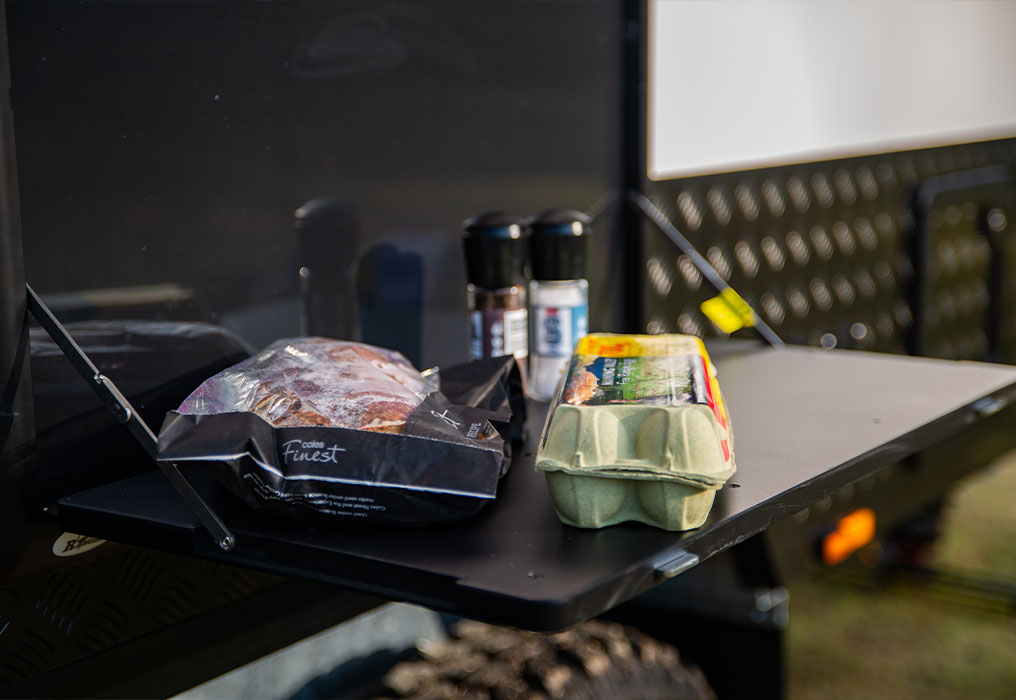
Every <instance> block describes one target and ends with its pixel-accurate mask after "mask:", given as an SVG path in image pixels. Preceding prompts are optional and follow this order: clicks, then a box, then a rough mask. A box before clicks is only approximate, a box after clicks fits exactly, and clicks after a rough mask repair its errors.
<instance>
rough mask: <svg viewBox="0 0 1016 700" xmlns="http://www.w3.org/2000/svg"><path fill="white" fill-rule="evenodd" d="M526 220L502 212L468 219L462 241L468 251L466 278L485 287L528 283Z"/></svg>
mask: <svg viewBox="0 0 1016 700" xmlns="http://www.w3.org/2000/svg"><path fill="white" fill-rule="evenodd" d="M525 223H526V222H525V220H524V219H522V218H520V217H518V216H514V215H512V214H506V213H505V212H501V211H494V212H487V213H486V214H478V215H477V216H474V217H472V218H470V219H466V220H465V221H464V222H463V224H462V226H463V228H464V229H465V230H466V232H465V236H464V238H463V240H462V244H463V248H464V249H465V252H466V279H468V280H469V283H470V284H475V285H477V286H479V287H483V288H485V289H499V288H501V287H513V286H516V285H520V284H525V281H526V273H525V267H526V255H527V253H528V252H529V251H528V249H527V246H526V225H525Z"/></svg>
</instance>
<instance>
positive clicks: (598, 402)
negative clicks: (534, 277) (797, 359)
mask: <svg viewBox="0 0 1016 700" xmlns="http://www.w3.org/2000/svg"><path fill="white" fill-rule="evenodd" d="M536 468H537V469H539V470H542V471H544V472H545V473H546V479H547V488H548V489H549V491H550V497H551V500H552V501H553V503H554V508H555V510H556V511H557V516H558V518H559V519H560V520H561V521H562V522H564V523H566V524H568V525H573V526H575V527H585V528H601V527H606V526H608V525H616V524H618V523H623V522H627V521H636V522H642V523H646V524H647V525H653V526H655V527H659V528H662V529H664V530H691V529H694V528H696V527H700V526H701V525H702V524H703V523H704V522H705V520H706V518H707V517H708V515H709V510H710V509H711V508H712V505H713V499H714V497H715V495H716V490H717V489H719V488H721V487H722V486H723V484H724V483H726V481H727V479H729V478H730V477H731V476H732V475H733V473H734V471H735V469H736V467H735V466H734V454H733V444H732V435H731V431H730V421H729V416H728V414H727V409H726V404H725V403H724V401H723V397H722V395H721V393H720V387H719V384H718V383H717V381H716V376H715V369H714V368H713V365H712V363H711V362H710V361H709V356H708V354H707V353H706V349H705V346H704V345H702V341H700V340H699V339H698V338H695V337H692V336H684V335H677V334H669V335H666V334H665V335H655V336H640V335H611V334H607V333H596V334H591V335H589V336H586V337H585V338H583V339H582V340H580V341H579V343H578V344H577V345H576V347H575V351H574V354H573V355H572V358H571V362H570V364H569V367H568V371H567V373H566V374H565V376H564V378H563V379H562V384H561V386H560V387H559V388H558V393H557V397H556V400H555V403H554V405H553V407H552V409H551V412H550V414H549V415H548V417H547V424H546V425H545V426H544V433H543V438H542V439H541V441H540V447H539V449H538V451H537V455H536Z"/></svg>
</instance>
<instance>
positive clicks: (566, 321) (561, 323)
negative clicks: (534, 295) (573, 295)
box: [533, 304, 589, 357]
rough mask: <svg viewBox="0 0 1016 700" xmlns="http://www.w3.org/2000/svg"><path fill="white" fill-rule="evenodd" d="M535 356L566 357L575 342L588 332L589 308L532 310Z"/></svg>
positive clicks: (553, 307)
mask: <svg viewBox="0 0 1016 700" xmlns="http://www.w3.org/2000/svg"><path fill="white" fill-rule="evenodd" d="M533 316H534V318H533V327H534V335H535V336H536V337H535V338H534V341H535V346H536V354H537V355H540V356H542V357H568V356H569V355H571V353H572V348H573V347H575V341H576V340H578V339H579V338H581V337H583V336H584V335H585V334H586V333H587V332H588V326H589V307H588V306H586V305H585V304H583V305H581V306H570V307H569V306H536V307H534V308H533Z"/></svg>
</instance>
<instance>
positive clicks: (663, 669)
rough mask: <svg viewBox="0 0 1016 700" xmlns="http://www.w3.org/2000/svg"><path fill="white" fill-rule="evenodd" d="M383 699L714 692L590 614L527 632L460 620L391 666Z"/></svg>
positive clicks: (597, 699) (655, 647)
mask: <svg viewBox="0 0 1016 700" xmlns="http://www.w3.org/2000/svg"><path fill="white" fill-rule="evenodd" d="M384 684H385V687H386V689H387V694H385V695H383V696H382V697H384V698H413V699H414V700H438V699H441V700H443V699H445V698H469V699H474V698H475V699H477V700H479V699H480V698H485V699H490V700H509V699H515V698H518V699H527V700H537V699H538V698H543V699H546V700H566V699H567V700H573V699H574V700H664V699H667V700H670V699H672V698H673V699H677V698H680V699H684V698H688V699H694V700H699V699H704V698H715V697H716V696H715V694H714V693H713V691H712V689H711V688H710V687H709V683H708V682H707V681H706V678H705V676H704V675H703V674H702V672H701V671H700V670H699V669H697V668H694V667H691V666H687V665H685V664H683V663H682V662H681V659H680V657H679V656H678V653H677V650H676V649H674V647H672V646H670V645H669V644H665V643H663V642H660V641H658V640H656V639H653V638H652V637H650V636H648V635H646V634H643V633H642V632H640V631H639V630H637V629H634V628H631V627H624V626H622V625H619V624H616V623H612V622H602V621H599V620H593V621H591V622H587V623H585V624H582V625H578V626H577V627H574V628H572V629H569V630H566V631H564V632H557V633H554V634H535V633H532V632H522V631H519V630H515V629H510V628H506V627H494V626H491V625H486V624H483V623H480V622H473V621H468V620H463V621H461V622H459V623H458V624H457V625H456V626H455V627H454V629H453V630H452V636H451V638H450V639H449V640H448V641H445V642H440V643H431V644H427V645H424V646H422V648H421V649H420V657H419V658H418V659H414V660H410V661H404V662H402V663H399V664H397V665H395V666H394V667H392V668H391V669H390V670H389V671H388V673H387V674H385V677H384Z"/></svg>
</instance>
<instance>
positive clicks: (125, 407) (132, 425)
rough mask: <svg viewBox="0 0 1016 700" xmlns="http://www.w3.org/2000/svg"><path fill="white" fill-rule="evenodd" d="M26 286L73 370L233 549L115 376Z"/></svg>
mask: <svg viewBox="0 0 1016 700" xmlns="http://www.w3.org/2000/svg"><path fill="white" fill-rule="evenodd" d="M25 287H26V289H27V290H28V311H29V312H30V313H31V314H32V316H34V317H35V320H37V321H38V322H39V325H41V326H42V327H43V328H44V329H45V330H46V333H48V334H49V337H50V338H52V339H53V342H54V343H56V344H57V346H58V347H59V348H60V350H61V351H63V354H64V356H65V357H67V359H68V360H70V363H71V364H72V365H74V369H76V370H77V371H78V374H80V375H81V376H82V377H83V378H84V380H85V381H86V382H87V383H88V385H89V386H90V387H91V388H92V391H94V392H95V394H96V396H98V397H99V399H100V400H101V401H102V402H103V403H104V404H106V406H107V407H108V408H109V409H110V410H111V411H112V412H113V415H115V416H116V419H117V420H118V421H119V422H120V423H123V424H124V425H125V426H126V427H127V429H128V430H130V432H131V435H133V436H134V438H135V439H136V440H137V441H138V442H139V443H141V446H142V447H143V448H144V449H145V452H147V453H148V456H149V457H151V458H152V461H154V462H155V464H156V465H157V466H158V467H159V469H160V470H161V471H162V473H163V474H164V475H165V476H166V478H167V479H169V481H170V483H171V484H173V488H175V489H176V491H177V493H179V494H180V495H181V496H183V499H184V500H185V501H186V502H187V505H188V506H190V509H191V511H193V512H194V514H195V515H196V516H197V517H198V519H199V520H200V521H201V524H202V525H204V526H205V529H207V530H208V532H209V533H210V534H211V536H212V538H213V539H214V540H215V542H216V544H218V545H219V548H221V549H222V550H224V551H227V552H228V551H229V550H231V549H233V547H234V546H235V545H236V538H235V537H233V533H231V532H230V531H229V528H227V527H226V525H225V524H224V523H223V522H222V520H221V519H220V518H219V516H218V514H217V513H216V512H215V511H214V510H212V509H211V508H210V507H209V506H208V504H207V503H205V501H204V500H203V499H202V498H201V496H200V494H198V492H197V491H195V490H194V487H193V486H191V485H190V482H189V481H187V479H186V478H185V477H184V475H183V474H182V473H181V472H180V469H179V468H178V467H177V466H176V464H174V463H172V462H161V461H159V460H158V459H157V457H156V447H157V445H158V440H157V439H156V437H155V434H154V433H153V432H152V431H151V429H150V428H149V427H148V425H147V424H146V423H145V421H144V420H142V419H141V416H140V415H139V414H138V412H137V411H136V410H135V409H134V407H133V406H132V405H131V403H130V401H128V400H127V397H125V396H124V395H123V394H122V393H121V392H120V390H119V389H118V388H117V387H116V384H114V383H113V380H112V379H110V378H109V377H107V376H105V375H104V374H102V373H101V372H100V371H99V369H98V368H97V367H96V366H95V365H94V364H93V363H92V361H91V360H90V359H88V355H86V354H85V351H84V350H82V349H81V348H80V347H79V346H78V344H77V343H75V342H74V339H73V338H72V337H71V336H70V333H68V332H67V329H66V328H64V327H63V325H62V324H61V323H60V322H59V321H58V320H57V319H56V316H54V315H53V312H52V311H50V310H49V307H47V306H46V304H45V303H43V301H42V299H40V298H39V296H38V295H37V294H36V293H35V290H33V289H32V286H31V285H28V284H26V285H25Z"/></svg>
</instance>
